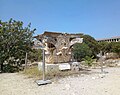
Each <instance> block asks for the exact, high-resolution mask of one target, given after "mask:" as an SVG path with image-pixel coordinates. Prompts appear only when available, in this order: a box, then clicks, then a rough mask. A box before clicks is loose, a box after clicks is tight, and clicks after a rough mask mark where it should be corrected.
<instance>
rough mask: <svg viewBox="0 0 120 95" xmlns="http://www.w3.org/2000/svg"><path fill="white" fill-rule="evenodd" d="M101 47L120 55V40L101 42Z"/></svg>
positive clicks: (106, 51)
mask: <svg viewBox="0 0 120 95" xmlns="http://www.w3.org/2000/svg"><path fill="white" fill-rule="evenodd" d="M99 45H100V49H101V50H102V51H103V52H105V53H110V52H114V53H117V54H118V55H119V56H120V42H111V43H108V42H101V43H99Z"/></svg>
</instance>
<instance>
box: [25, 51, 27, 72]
mask: <svg viewBox="0 0 120 95" xmlns="http://www.w3.org/2000/svg"><path fill="white" fill-rule="evenodd" d="M26 69H27V52H26V56H25V72H26Z"/></svg>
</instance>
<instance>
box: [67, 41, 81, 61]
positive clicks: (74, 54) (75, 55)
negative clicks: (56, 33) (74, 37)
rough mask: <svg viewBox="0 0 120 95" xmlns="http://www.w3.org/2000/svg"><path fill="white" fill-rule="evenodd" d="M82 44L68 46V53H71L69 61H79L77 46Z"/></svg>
mask: <svg viewBox="0 0 120 95" xmlns="http://www.w3.org/2000/svg"><path fill="white" fill-rule="evenodd" d="M80 45H82V43H75V44H72V45H71V46H70V47H69V52H70V53H69V54H71V58H70V61H72V62H74V61H78V62H79V61H80V60H81V59H80V58H79V56H80V55H79V52H78V51H79V46H80Z"/></svg>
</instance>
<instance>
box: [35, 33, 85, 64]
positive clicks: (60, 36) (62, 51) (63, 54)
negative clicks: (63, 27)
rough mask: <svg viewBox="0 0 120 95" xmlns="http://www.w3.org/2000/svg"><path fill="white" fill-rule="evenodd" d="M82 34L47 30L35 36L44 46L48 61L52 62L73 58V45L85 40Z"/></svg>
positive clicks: (66, 60)
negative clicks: (81, 36)
mask: <svg viewBox="0 0 120 95" xmlns="http://www.w3.org/2000/svg"><path fill="white" fill-rule="evenodd" d="M80 35H82V34H67V33H57V32H47V31H45V32H44V33H43V34H41V35H38V36H35V38H36V39H37V40H39V41H40V43H41V45H43V46H44V49H45V60H46V63H50V64H52V63H62V62H68V61H71V60H72V58H71V57H72V52H71V50H72V46H73V45H74V44H75V43H82V41H83V39H82V38H80Z"/></svg>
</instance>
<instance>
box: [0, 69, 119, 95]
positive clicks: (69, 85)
mask: <svg viewBox="0 0 120 95" xmlns="http://www.w3.org/2000/svg"><path fill="white" fill-rule="evenodd" d="M92 71H97V72H100V70H98V69H94V70H92ZM106 71H108V72H109V73H107V74H104V75H102V74H98V73H94V74H90V75H81V76H78V77H67V78H63V79H60V80H59V81H57V82H53V83H52V84H49V85H44V86H37V84H36V83H35V82H34V80H33V79H29V78H27V77H26V76H24V75H21V74H18V73H6V74H0V95H120V68H107V69H106Z"/></svg>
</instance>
